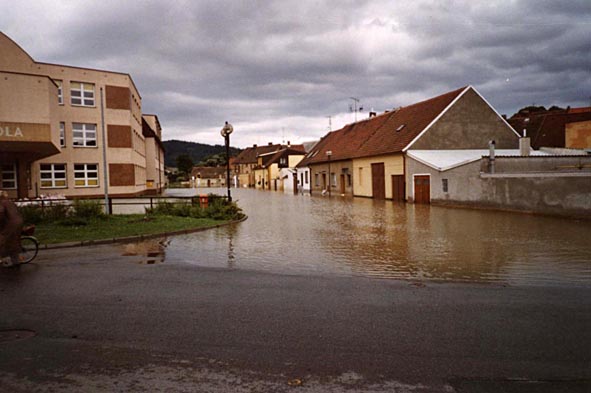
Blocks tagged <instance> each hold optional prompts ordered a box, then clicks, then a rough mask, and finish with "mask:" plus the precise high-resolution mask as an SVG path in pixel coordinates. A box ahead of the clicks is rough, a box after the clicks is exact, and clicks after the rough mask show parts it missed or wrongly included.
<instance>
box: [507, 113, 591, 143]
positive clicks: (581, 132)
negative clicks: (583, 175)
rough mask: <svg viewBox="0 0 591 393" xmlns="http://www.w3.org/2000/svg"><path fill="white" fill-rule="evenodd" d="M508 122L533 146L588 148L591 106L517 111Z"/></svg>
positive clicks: (590, 134) (590, 131) (590, 132)
mask: <svg viewBox="0 0 591 393" xmlns="http://www.w3.org/2000/svg"><path fill="white" fill-rule="evenodd" d="M508 121H509V124H511V126H513V128H514V129H515V130H517V131H518V132H519V133H521V134H522V135H524V134H525V135H527V136H528V137H530V138H531V145H532V147H533V148H534V149H540V148H566V149H582V150H591V107H584V108H567V109H559V110H543V111H536V112H527V111H525V112H519V113H517V114H515V115H513V116H511V118H510V119H509V120H508Z"/></svg>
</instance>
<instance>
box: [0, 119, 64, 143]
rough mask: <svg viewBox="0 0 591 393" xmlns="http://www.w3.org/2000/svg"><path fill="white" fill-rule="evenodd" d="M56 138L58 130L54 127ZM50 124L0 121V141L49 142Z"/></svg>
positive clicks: (50, 138)
mask: <svg viewBox="0 0 591 393" xmlns="http://www.w3.org/2000/svg"><path fill="white" fill-rule="evenodd" d="M55 133H56V140H59V139H57V136H58V133H59V130H58V129H57V128H56V129H55ZM52 139H53V138H52V133H51V126H50V125H49V124H43V123H9V122H2V121H0V141H7V142H8V141H12V142H51V141H52Z"/></svg>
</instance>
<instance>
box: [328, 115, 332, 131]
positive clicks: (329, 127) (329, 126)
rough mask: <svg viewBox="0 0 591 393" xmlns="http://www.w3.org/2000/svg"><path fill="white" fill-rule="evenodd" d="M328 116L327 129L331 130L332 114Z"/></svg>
mask: <svg viewBox="0 0 591 393" xmlns="http://www.w3.org/2000/svg"><path fill="white" fill-rule="evenodd" d="M327 117H328V131H332V116H327Z"/></svg>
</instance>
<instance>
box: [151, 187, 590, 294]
mask: <svg viewBox="0 0 591 393" xmlns="http://www.w3.org/2000/svg"><path fill="white" fill-rule="evenodd" d="M212 191H215V192H217V193H219V194H224V193H225V190H221V189H218V190H211V189H209V190H207V189H206V190H203V189H201V190H198V191H195V190H171V192H172V193H174V194H176V195H183V194H184V195H194V194H195V193H208V192H212ZM232 195H233V198H234V200H236V201H238V204H239V205H240V206H241V207H242V209H243V210H244V212H245V213H246V214H247V215H248V220H246V221H244V222H242V223H239V224H235V225H231V226H227V227H221V228H216V229H213V230H209V231H204V232H198V233H193V234H187V235H182V236H175V237H173V238H171V239H169V243H162V242H160V243H158V245H157V247H156V248H154V247H152V249H153V250H154V249H157V250H160V251H159V252H160V254H158V255H157V257H156V258H159V259H157V260H158V261H159V262H166V261H169V260H170V261H175V262H176V261H180V262H181V263H188V264H194V265H198V266H207V267H218V268H229V269H247V270H259V271H267V272H273V273H281V274H320V275H346V276H351V275H355V276H367V277H377V278H383V279H406V280H417V281H444V282H445V281H467V282H482V283H495V284H507V285H575V286H591V221H585V220H572V219H563V218H556V217H546V216H535V215H529V214H520V213H510V212H498V211H488V210H472V209H459V208H447V207H437V206H428V205H414V204H397V203H393V202H391V201H376V200H372V199H366V198H343V197H340V196H332V197H330V198H329V197H322V196H312V197H310V196H302V195H290V194H283V193H280V192H269V191H257V190H252V189H233V190H232ZM148 249H150V247H148Z"/></svg>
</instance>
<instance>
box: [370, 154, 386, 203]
mask: <svg viewBox="0 0 591 393" xmlns="http://www.w3.org/2000/svg"><path fill="white" fill-rule="evenodd" d="M371 191H372V195H373V197H374V199H386V179H385V171H384V163H383V162H380V163H378V164H371Z"/></svg>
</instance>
